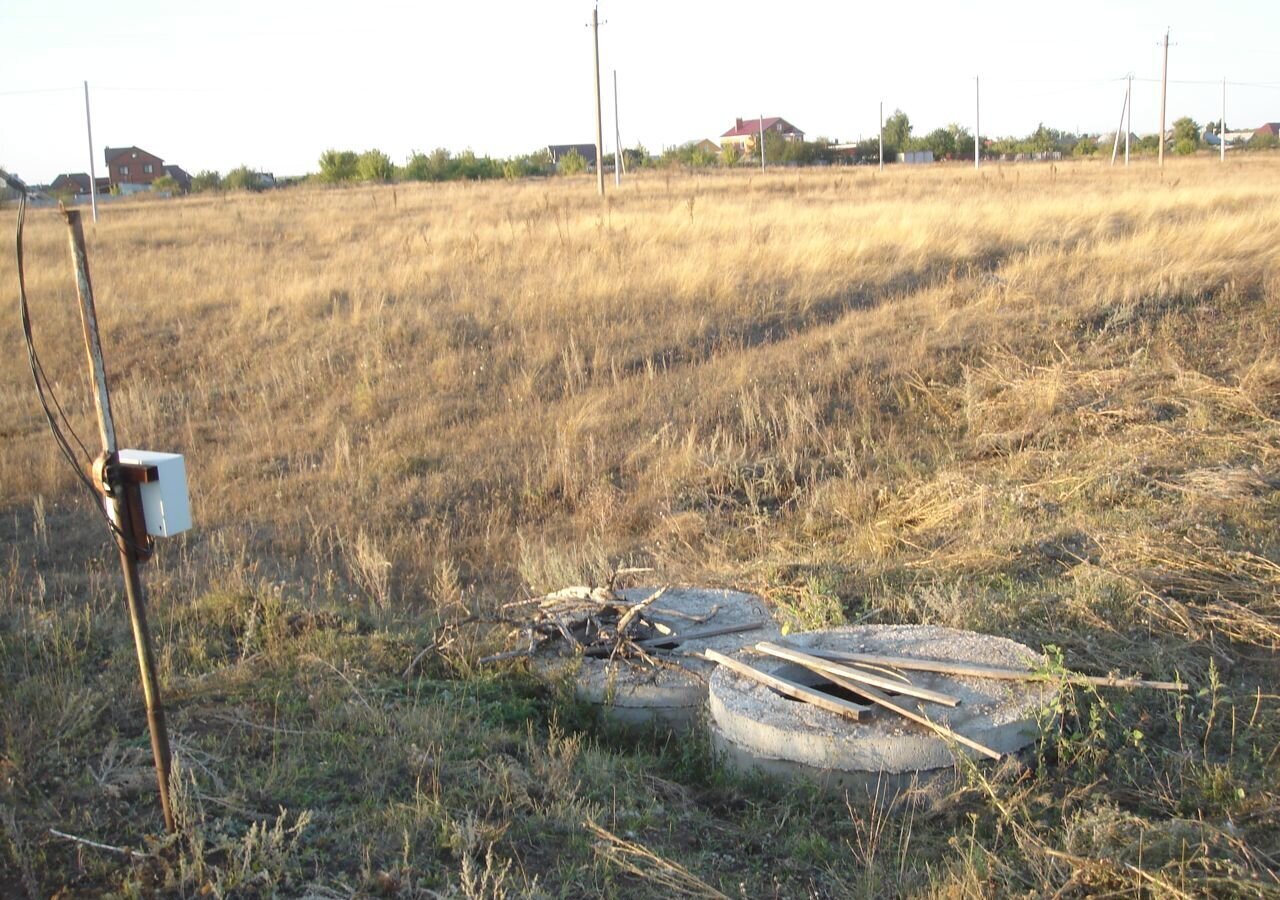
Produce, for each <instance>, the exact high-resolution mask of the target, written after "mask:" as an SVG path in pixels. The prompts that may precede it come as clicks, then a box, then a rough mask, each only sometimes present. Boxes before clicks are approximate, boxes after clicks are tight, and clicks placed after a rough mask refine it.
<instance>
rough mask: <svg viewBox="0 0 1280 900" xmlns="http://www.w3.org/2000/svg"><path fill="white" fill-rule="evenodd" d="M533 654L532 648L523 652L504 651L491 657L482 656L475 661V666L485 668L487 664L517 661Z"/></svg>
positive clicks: (527, 648)
mask: <svg viewBox="0 0 1280 900" xmlns="http://www.w3.org/2000/svg"><path fill="white" fill-rule="evenodd" d="M532 653H533V650H532V648H529V647H526V648H525V649H523V650H506V651H504V652H502V653H495V654H493V655H492V656H482V657H480V658H479V659H478V660H476V664H477V665H481V666H485V665H488V664H489V663H495V662H499V661H501V660H504V659H518V658H519V657H521V656H529V655H531V654H532Z"/></svg>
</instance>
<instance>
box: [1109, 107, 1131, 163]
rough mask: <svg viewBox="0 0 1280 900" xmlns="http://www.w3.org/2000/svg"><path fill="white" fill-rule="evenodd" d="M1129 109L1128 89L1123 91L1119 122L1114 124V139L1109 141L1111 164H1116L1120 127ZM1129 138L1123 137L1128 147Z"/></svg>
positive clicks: (1126, 156)
mask: <svg viewBox="0 0 1280 900" xmlns="http://www.w3.org/2000/svg"><path fill="white" fill-rule="evenodd" d="M1128 109H1129V91H1128V90H1127V89H1126V90H1125V92H1124V105H1122V106H1121V107H1120V124H1119V125H1117V126H1116V136H1115V140H1113V141H1112V142H1111V165H1113V166H1114V165H1115V164H1116V154H1117V153H1119V152H1120V129H1121V128H1124V116H1125V113H1126V112H1127V111H1128ZM1128 145H1129V140H1128V138H1127V137H1126V138H1125V146H1126V147H1128ZM1125 162H1126V164H1127V163H1128V154H1127V153H1126V154H1125Z"/></svg>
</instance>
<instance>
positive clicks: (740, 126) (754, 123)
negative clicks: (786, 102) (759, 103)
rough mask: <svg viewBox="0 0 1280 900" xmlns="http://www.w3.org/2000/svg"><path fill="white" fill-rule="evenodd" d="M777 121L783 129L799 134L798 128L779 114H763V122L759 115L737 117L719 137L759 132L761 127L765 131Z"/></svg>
mask: <svg viewBox="0 0 1280 900" xmlns="http://www.w3.org/2000/svg"><path fill="white" fill-rule="evenodd" d="M778 123H782V125H783V129H782V130H783V131H784V132H790V133H794V134H799V133H800V129H799V128H797V127H796V126H794V125H792V124H791V123H790V122H788V121H787V120H786V119H784V118H782V117H781V116H765V117H764V120H763V122H762V121H761V119H760V118H759V117H757V118H754V119H737V120H735V122H734V126H733V127H732V128H730V129H729V130H728V131H726V132H725V133H724V134H722V135H720V137H747V136H748V135H752V134H759V133H760V130H761V128H763V129H764V130H765V131H769V130H771V129H772V128H773V127H774V126H775V125H777V124H778Z"/></svg>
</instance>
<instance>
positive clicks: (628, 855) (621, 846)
mask: <svg viewBox="0 0 1280 900" xmlns="http://www.w3.org/2000/svg"><path fill="white" fill-rule="evenodd" d="M583 825H584V826H585V827H586V829H587V830H588V831H590V832H591V833H592V834H594V835H595V836H596V837H598V838H600V839H601V841H602V843H601V844H599V845H597V846H598V847H599V848H600V850H601V852H602V853H603V855H604V856H606V857H607V858H608V859H609V860H610V861H612V862H614V863H616V864H617V865H618V866H620V867H621V868H622V869H623V870H625V871H627V872H629V873H630V874H632V875H635V876H636V877H637V878H643V879H645V880H646V881H651V882H653V883H654V884H657V885H659V886H661V887H663V888H664V889H665V890H666V891H667V892H668V893H667V896H685V897H701V898H705V900H729V897H728V895H726V894H722V893H720V892H719V891H718V890H716V889H715V888H713V887H712V886H711V885H709V884H707V883H706V882H705V881H703V880H702V879H701V878H698V877H697V876H696V875H694V874H693V873H691V872H690V871H689V870H688V869H686V868H685V867H684V866H681V865H679V864H678V863H673V862H671V861H670V860H666V859H663V858H662V857H661V856H658V855H657V854H656V853H654V852H653V851H652V850H650V849H648V848H647V847H644V846H642V845H640V844H637V843H634V842H632V841H628V840H625V839H624V838H620V837H618V836H617V835H616V834H614V833H613V832H611V831H608V830H607V829H605V828H601V827H600V826H599V825H597V824H596V823H595V822H593V821H592V820H590V819H587V821H586V822H584V823H583Z"/></svg>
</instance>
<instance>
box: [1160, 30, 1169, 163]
mask: <svg viewBox="0 0 1280 900" xmlns="http://www.w3.org/2000/svg"><path fill="white" fill-rule="evenodd" d="M1168 96H1169V29H1168V28H1166V29H1165V30H1164V74H1162V75H1161V76H1160V168H1162V169H1163V168H1164V110H1165V100H1167V99H1168Z"/></svg>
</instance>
